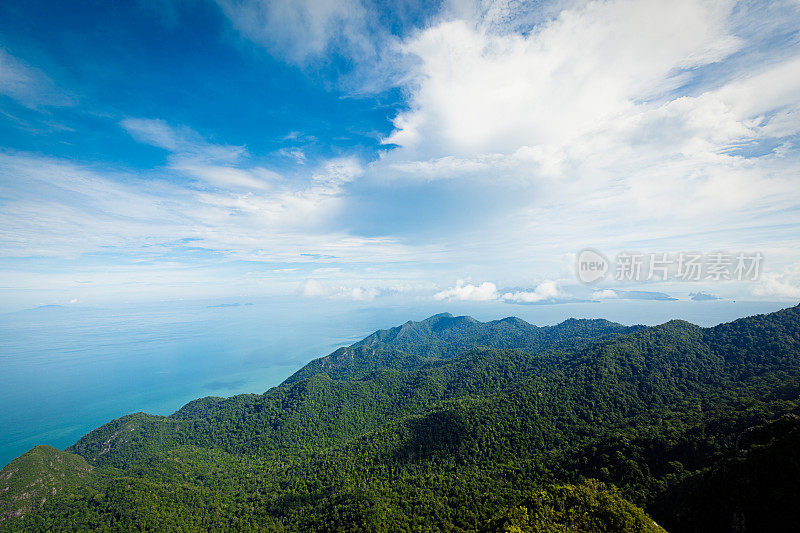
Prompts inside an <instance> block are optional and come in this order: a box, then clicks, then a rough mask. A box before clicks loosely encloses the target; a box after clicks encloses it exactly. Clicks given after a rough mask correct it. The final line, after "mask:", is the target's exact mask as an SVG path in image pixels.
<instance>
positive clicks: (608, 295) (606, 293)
mask: <svg viewBox="0 0 800 533" xmlns="http://www.w3.org/2000/svg"><path fill="white" fill-rule="evenodd" d="M617 298H619V293H617V291H615V290H614V289H603V290H599V291H594V292H593V293H592V299H594V300H609V299H613V300H615V299H617Z"/></svg>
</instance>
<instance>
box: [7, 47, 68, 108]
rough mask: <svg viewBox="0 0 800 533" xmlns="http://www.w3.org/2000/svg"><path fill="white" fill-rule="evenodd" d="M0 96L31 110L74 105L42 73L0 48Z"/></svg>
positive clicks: (66, 95)
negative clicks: (41, 107) (9, 98)
mask: <svg viewBox="0 0 800 533" xmlns="http://www.w3.org/2000/svg"><path fill="white" fill-rule="evenodd" d="M0 94H5V95H7V96H9V97H11V98H13V99H14V100H16V101H18V102H19V103H20V104H22V105H24V106H27V107H31V108H35V107H39V106H71V105H75V100H74V98H73V97H71V96H70V95H69V94H68V93H67V92H66V91H64V90H60V89H59V88H58V87H56V85H55V83H54V82H53V80H51V79H50V78H49V77H48V76H47V75H46V74H45V73H44V72H42V71H41V70H39V69H37V68H34V67H32V66H30V65H28V64H26V63H25V62H24V61H22V60H20V59H18V58H16V57H14V56H13V55H11V54H10V53H8V52H7V51H6V50H4V49H3V48H0Z"/></svg>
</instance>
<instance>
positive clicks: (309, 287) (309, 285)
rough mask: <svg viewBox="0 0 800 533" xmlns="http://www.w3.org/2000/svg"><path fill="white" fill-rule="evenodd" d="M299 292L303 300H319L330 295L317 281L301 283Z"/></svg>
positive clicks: (311, 280)
mask: <svg viewBox="0 0 800 533" xmlns="http://www.w3.org/2000/svg"><path fill="white" fill-rule="evenodd" d="M298 292H299V293H300V296H302V297H303V298H319V297H321V296H326V295H327V294H328V291H327V289H326V288H325V287H324V286H323V285H322V284H321V283H320V282H319V281H317V280H315V279H307V280H305V281H304V282H303V283H301V284H300V288H299V291H298Z"/></svg>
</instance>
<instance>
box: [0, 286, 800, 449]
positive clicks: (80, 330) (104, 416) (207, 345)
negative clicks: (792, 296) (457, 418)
mask: <svg viewBox="0 0 800 533" xmlns="http://www.w3.org/2000/svg"><path fill="white" fill-rule="evenodd" d="M789 305H791V304H789V303H780V302H743V301H742V302H733V301H729V300H718V301H703V302H697V301H683V300H679V301H623V300H618V301H603V302H581V303H568V304H559V305H513V304H505V303H502V302H437V301H430V300H423V299H420V300H413V299H411V300H406V301H392V302H391V303H387V302H382V301H381V299H380V298H378V299H376V300H375V301H372V302H349V301H344V300H308V299H302V298H294V297H282V298H260V299H252V300H215V301H190V302H187V301H177V302H174V301H173V302H158V303H148V304H136V305H114V306H108V307H102V306H100V307H84V306H79V305H73V306H42V307H38V308H34V309H26V310H20V311H14V312H9V313H4V314H0V465H5V464H7V463H8V462H10V461H11V460H12V459H14V458H15V457H17V456H19V455H21V454H22V453H24V452H25V451H27V450H29V449H30V448H32V447H33V446H35V445H37V444H48V445H51V446H55V447H56V448H59V449H64V448H66V447H68V446H70V445H71V444H73V443H75V442H76V441H77V440H78V439H79V438H80V437H81V436H82V435H84V434H86V433H87V432H89V431H91V430H92V429H94V428H96V427H98V426H100V425H102V424H104V423H106V422H108V421H110V420H112V419H114V418H118V417H120V416H123V415H125V414H128V413H134V412H139V411H143V412H146V413H151V414H157V415H168V414H170V413H173V412H174V411H176V410H178V409H179V408H180V407H181V406H182V405H184V404H186V403H187V402H189V401H191V400H193V399H196V398H200V397H204V396H223V397H227V396H232V395H236V394H243V393H258V394H261V393H263V392H265V391H267V390H268V389H270V388H271V387H275V386H277V385H279V384H280V383H281V382H282V381H283V380H284V379H286V378H287V377H288V376H290V375H291V374H292V373H294V372H295V371H296V370H298V369H299V368H300V367H302V366H303V365H304V364H306V363H307V362H309V361H310V360H312V359H315V358H317V357H322V356H324V355H327V354H328V353H330V352H332V351H333V350H335V349H336V348H338V347H340V346H345V345H348V344H351V343H353V342H355V341H356V340H359V339H361V338H363V337H365V336H367V335H369V334H370V333H372V332H373V331H375V330H377V329H384V328H389V327H392V326H396V325H399V324H402V323H404V322H406V321H408V320H421V319H424V318H426V317H428V316H431V315H433V314H436V313H441V312H450V313H453V314H454V315H462V314H466V315H470V316H473V317H475V318H477V319H479V320H484V321H485V320H494V319H499V318H504V317H507V316H518V317H520V318H523V319H525V320H527V321H529V322H531V323H533V324H537V325H552V324H556V323H558V322H561V321H563V320H565V319H567V318H571V317H574V318H606V319H609V320H613V321H616V322H621V323H623V324H628V325H631V324H646V325H654V324H659V323H663V322H666V321H668V320H670V319H673V318H680V319H684V320H688V321H690V322H693V323H695V324H699V325H702V326H711V325H715V324H718V323H721V322H727V321H730V320H734V319H736V318H740V317H743V316H749V315H753V314H759V313H768V312H772V311H776V310H778V309H781V308H784V307H788V306H789Z"/></svg>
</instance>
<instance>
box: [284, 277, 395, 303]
mask: <svg viewBox="0 0 800 533" xmlns="http://www.w3.org/2000/svg"><path fill="white" fill-rule="evenodd" d="M381 292H382V291H381V289H379V288H377V287H361V286H355V287H351V286H344V285H339V286H336V285H333V284H331V283H323V282H320V281H318V280H316V279H307V280H305V281H304V282H302V283H301V284H300V286H299V288H298V294H300V296H302V297H304V298H341V299H345V300H353V301H357V302H369V301H372V300H374V299H375V298H376V297H378V296H380V294H381Z"/></svg>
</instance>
